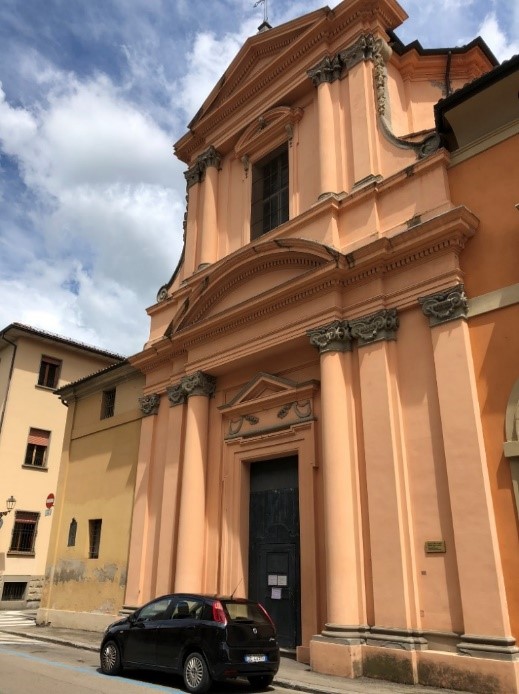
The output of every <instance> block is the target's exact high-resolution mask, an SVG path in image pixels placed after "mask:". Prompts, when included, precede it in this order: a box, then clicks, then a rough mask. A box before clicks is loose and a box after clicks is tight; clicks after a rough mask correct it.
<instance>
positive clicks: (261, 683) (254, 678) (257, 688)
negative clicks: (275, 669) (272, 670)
mask: <svg viewBox="0 0 519 694" xmlns="http://www.w3.org/2000/svg"><path fill="white" fill-rule="evenodd" d="M247 679H248V680H249V684H250V686H251V689H252V691H253V692H262V691H264V690H265V689H267V687H268V686H269V685H271V684H272V681H273V679H274V675H251V676H250V677H247Z"/></svg>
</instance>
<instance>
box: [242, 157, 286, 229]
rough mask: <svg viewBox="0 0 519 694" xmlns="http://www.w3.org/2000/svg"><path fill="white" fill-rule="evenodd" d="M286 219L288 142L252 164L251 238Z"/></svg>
mask: <svg viewBox="0 0 519 694" xmlns="http://www.w3.org/2000/svg"><path fill="white" fill-rule="evenodd" d="M287 220H288V146H287V145H286V144H285V145H283V146H282V147H280V148H279V149H277V150H276V151H275V152H272V154H270V155H269V156H268V157H266V158H265V159H262V160H261V161H260V162H258V163H257V164H255V165H254V166H253V167H252V209H251V238H252V239H257V238H258V237H260V236H261V235H262V234H266V233H267V231H270V230H271V229H275V228H276V227H278V226H279V225H280V224H283V222H286V221H287Z"/></svg>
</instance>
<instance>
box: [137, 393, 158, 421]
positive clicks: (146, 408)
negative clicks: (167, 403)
mask: <svg viewBox="0 0 519 694" xmlns="http://www.w3.org/2000/svg"><path fill="white" fill-rule="evenodd" d="M159 405H160V395H158V394H157V393H150V394H149V395H143V396H142V398H139V408H140V410H141V412H142V414H143V415H144V416H145V417H149V415H151V414H157V412H158V411H159Z"/></svg>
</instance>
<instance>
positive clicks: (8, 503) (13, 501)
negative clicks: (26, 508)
mask: <svg viewBox="0 0 519 694" xmlns="http://www.w3.org/2000/svg"><path fill="white" fill-rule="evenodd" d="M5 505H6V506H7V511H0V518H2V516H7V514H8V513H11V511H12V510H13V508H14V507H15V506H16V499H15V498H14V496H13V495H12V494H11V496H10V497H9V498H8V499H6V502H5Z"/></svg>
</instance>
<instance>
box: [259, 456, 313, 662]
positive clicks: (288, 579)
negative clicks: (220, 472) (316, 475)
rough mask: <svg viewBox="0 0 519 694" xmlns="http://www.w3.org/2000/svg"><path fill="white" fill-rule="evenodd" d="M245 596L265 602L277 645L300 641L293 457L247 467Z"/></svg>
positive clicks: (295, 470)
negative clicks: (247, 545)
mask: <svg viewBox="0 0 519 694" xmlns="http://www.w3.org/2000/svg"><path fill="white" fill-rule="evenodd" d="M249 508H250V510H249V598H250V599H252V600H257V601H258V602H260V603H261V604H262V605H264V606H265V608H266V609H267V611H268V612H269V614H270V616H271V617H272V619H273V620H274V622H275V624H276V628H277V632H278V640H279V644H280V646H281V647H282V648H287V649H294V648H295V647H296V646H298V645H299V644H300V643H301V578H300V543H299V490H298V473H297V456H292V457H290V458H279V459H276V460H269V461H262V462H259V463H254V464H252V465H251V471H250V507H249Z"/></svg>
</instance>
